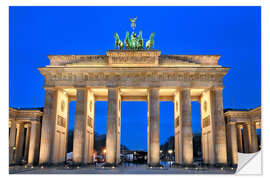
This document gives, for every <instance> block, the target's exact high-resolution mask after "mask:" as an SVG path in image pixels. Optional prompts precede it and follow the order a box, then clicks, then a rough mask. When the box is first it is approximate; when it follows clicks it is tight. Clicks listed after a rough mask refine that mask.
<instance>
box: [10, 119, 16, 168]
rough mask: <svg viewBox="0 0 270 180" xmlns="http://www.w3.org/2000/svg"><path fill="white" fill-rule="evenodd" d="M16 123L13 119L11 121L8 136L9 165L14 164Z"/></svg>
mask: <svg viewBox="0 0 270 180" xmlns="http://www.w3.org/2000/svg"><path fill="white" fill-rule="evenodd" d="M15 140H16V122H15V119H12V120H11V127H10V135H9V164H13V162H14V153H15V145H16V141H15Z"/></svg>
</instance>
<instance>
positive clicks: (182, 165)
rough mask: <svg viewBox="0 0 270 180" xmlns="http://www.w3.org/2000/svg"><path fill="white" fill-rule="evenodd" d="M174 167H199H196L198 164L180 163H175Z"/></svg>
mask: <svg viewBox="0 0 270 180" xmlns="http://www.w3.org/2000/svg"><path fill="white" fill-rule="evenodd" d="M172 166H173V167H176V168H195V167H197V166H198V165H196V164H179V163H173V165H172Z"/></svg>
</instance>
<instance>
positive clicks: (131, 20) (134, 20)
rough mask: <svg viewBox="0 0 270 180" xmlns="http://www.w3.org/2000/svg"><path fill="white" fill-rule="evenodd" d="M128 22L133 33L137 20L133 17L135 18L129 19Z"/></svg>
mask: <svg viewBox="0 0 270 180" xmlns="http://www.w3.org/2000/svg"><path fill="white" fill-rule="evenodd" d="M129 20H130V22H131V28H132V29H133V31H134V29H135V27H136V24H135V23H136V20H137V17H135V18H133V19H132V18H129Z"/></svg>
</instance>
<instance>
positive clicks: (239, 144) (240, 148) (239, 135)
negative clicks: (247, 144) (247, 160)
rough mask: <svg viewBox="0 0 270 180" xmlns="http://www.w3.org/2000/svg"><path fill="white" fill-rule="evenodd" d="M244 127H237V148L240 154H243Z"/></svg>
mask: <svg viewBox="0 0 270 180" xmlns="http://www.w3.org/2000/svg"><path fill="white" fill-rule="evenodd" d="M241 129H242V126H241V125H237V147H238V152H240V153H243V152H244V151H243V140H242V131H241Z"/></svg>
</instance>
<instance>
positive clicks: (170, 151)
mask: <svg viewBox="0 0 270 180" xmlns="http://www.w3.org/2000/svg"><path fill="white" fill-rule="evenodd" d="M168 153H169V155H170V156H169V157H170V158H169V161H172V153H173V150H171V149H169V150H168ZM169 163H170V162H169ZM170 166H171V163H170Z"/></svg>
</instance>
